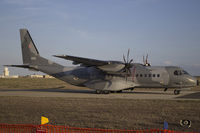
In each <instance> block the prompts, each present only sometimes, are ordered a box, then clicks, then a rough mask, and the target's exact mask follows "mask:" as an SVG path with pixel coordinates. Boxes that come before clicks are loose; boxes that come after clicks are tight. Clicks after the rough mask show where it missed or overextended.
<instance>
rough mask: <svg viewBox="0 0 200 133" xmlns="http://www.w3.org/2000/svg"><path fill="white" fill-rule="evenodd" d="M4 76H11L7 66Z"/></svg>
mask: <svg viewBox="0 0 200 133" xmlns="http://www.w3.org/2000/svg"><path fill="white" fill-rule="evenodd" d="M3 76H4V77H9V71H8V68H7V67H5V68H4V71H3Z"/></svg>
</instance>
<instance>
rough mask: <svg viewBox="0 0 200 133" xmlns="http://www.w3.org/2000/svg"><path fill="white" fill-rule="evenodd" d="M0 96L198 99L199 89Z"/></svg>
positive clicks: (14, 92) (7, 93)
mask: <svg viewBox="0 0 200 133" xmlns="http://www.w3.org/2000/svg"><path fill="white" fill-rule="evenodd" d="M0 96H25V97H65V98H106V99H163V100H200V91H181V94H179V95H174V93H173V90H169V91H167V92H164V91H161V90H158V91H155V90H154V91H151V90H150V89H148V90H140V89H136V90H134V91H124V92H122V93H111V94H95V91H94V90H85V89H84V90H77V89H75V90H72V89H71V90H70V89H63V88H62V87H59V88H52V89H0Z"/></svg>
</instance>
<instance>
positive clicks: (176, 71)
mask: <svg viewBox="0 0 200 133" xmlns="http://www.w3.org/2000/svg"><path fill="white" fill-rule="evenodd" d="M20 36H21V48H22V57H23V65H7V66H10V67H21V68H28V69H31V70H36V71H41V72H44V73H47V74H49V75H51V76H54V77H55V78H58V79H60V80H63V81H65V82H67V83H69V84H72V85H76V86H84V87H88V88H91V89H94V90H96V93H97V94H108V93H110V92H121V91H122V90H127V89H132V90H133V89H134V88H164V90H165V91H166V90H167V89H168V88H176V89H175V90H174V94H179V93H180V91H181V90H182V89H184V88H189V87H193V86H196V85H198V84H199V82H198V81H197V79H196V78H194V77H192V76H191V75H189V74H188V73H187V72H186V71H185V70H183V69H181V68H180V67H176V66H164V67H163V66H151V65H150V64H149V63H148V62H147V58H148V57H146V60H145V59H144V57H143V61H144V64H140V63H133V59H131V60H129V50H128V53H127V57H126V58H125V56H124V55H123V60H124V62H121V61H102V60H96V59H89V58H83V57H76V56H70V55H54V56H55V57H59V58H63V59H66V60H70V61H73V64H74V65H77V64H78V65H79V66H78V67H74V68H71V67H66V66H62V65H60V64H57V63H55V62H52V61H50V60H47V59H45V58H43V57H42V56H40V54H39V52H38V50H37V48H36V46H35V44H34V42H33V40H32V38H31V36H30V34H29V32H28V30H27V29H20Z"/></svg>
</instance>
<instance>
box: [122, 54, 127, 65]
mask: <svg viewBox="0 0 200 133" xmlns="http://www.w3.org/2000/svg"><path fill="white" fill-rule="evenodd" d="M123 59H124V64H126V59H125V56H124V54H123Z"/></svg>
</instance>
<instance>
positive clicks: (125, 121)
mask: <svg viewBox="0 0 200 133" xmlns="http://www.w3.org/2000/svg"><path fill="white" fill-rule="evenodd" d="M59 86H65V87H66V88H70V87H72V88H74V89H77V87H74V86H69V85H67V84H65V83H64V82H62V81H59V80H56V79H0V89H10V88H12V89H13V88H17V89H22V88H24V89H26V88H27V89H41V88H43V89H45V88H46V89H49V88H56V87H59ZM42 115H43V116H46V117H48V118H49V119H50V124H56V125H69V126H75V127H91V128H109V129H111V128H112V129H148V128H163V121H164V120H166V121H168V123H169V128H170V129H176V130H182V131H194V130H195V131H200V126H199V125H200V102H199V100H188V101H182V100H169V101H168V100H134V99H117V100H116V99H95V98H91V99H88V98H48V97H46V98H45V97H0V123H13V124H27V123H30V124H40V117H41V116H42ZM181 119H189V120H191V121H192V128H190V129H185V128H182V127H180V126H179V121H180V120H181Z"/></svg>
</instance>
